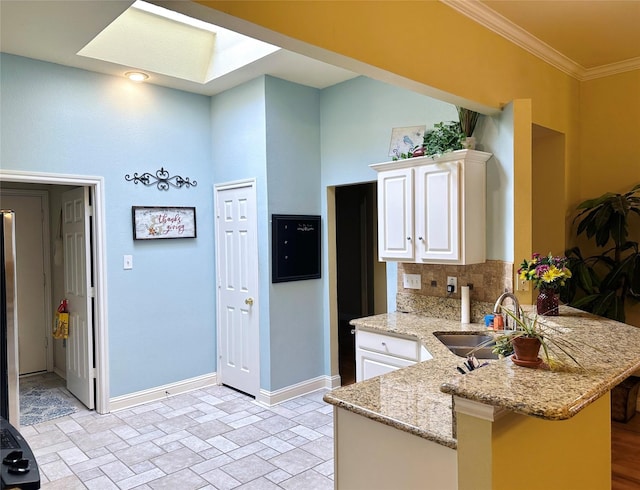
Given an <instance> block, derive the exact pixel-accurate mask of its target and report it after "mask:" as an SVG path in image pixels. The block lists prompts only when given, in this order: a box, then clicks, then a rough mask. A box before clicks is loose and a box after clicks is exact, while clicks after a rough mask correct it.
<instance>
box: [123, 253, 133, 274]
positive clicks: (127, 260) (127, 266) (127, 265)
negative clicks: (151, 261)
mask: <svg viewBox="0 0 640 490" xmlns="http://www.w3.org/2000/svg"><path fill="white" fill-rule="evenodd" d="M123 268H124V270H126V271H128V270H131V269H133V255H125V256H124V264H123Z"/></svg>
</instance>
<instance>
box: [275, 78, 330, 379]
mask: <svg viewBox="0 0 640 490" xmlns="http://www.w3.org/2000/svg"><path fill="white" fill-rule="evenodd" d="M266 82H267V83H266V88H267V90H266V107H267V111H266V113H267V159H268V164H267V175H268V178H267V180H268V183H269V215H270V216H269V217H271V214H311V215H319V214H321V204H320V202H321V200H320V193H321V187H320V92H319V90H317V89H313V88H309V87H305V86H302V85H298V84H295V83H290V82H286V81H283V80H280V79H277V78H272V77H267V79H266ZM322 228H323V230H325V232H326V228H325V223H323V225H322ZM270 236H271V235H269V237H270ZM270 241H271V240H270V239H269V240H266V241H265V246H267V245H268V243H269V242H270ZM267 248H268V246H267ZM323 281H326V275H324V276H323V278H322V279H308V280H304V281H293V282H283V283H276V284H271V285H270V301H269V303H270V318H269V320H270V321H269V324H270V335H271V359H272V361H273V362H272V364H271V383H270V385H268V387H266V388H267V389H269V390H277V389H280V388H284V387H287V386H291V385H293V384H296V383H300V382H303V381H307V380H309V379H313V378H316V377H318V376H322V375H323V374H324V364H323V359H324V355H323V354H324V352H323V349H324V331H323V325H324V324H323V319H324V318H323V297H322V291H323V288H322V284H323Z"/></svg>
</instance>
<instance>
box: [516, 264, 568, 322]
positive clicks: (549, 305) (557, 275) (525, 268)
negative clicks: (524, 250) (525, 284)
mask: <svg viewBox="0 0 640 490" xmlns="http://www.w3.org/2000/svg"><path fill="white" fill-rule="evenodd" d="M567 262H568V259H567V258H566V257H564V256H553V255H552V254H551V253H549V255H540V254H538V253H534V254H533V255H532V256H531V260H526V259H525V260H523V261H522V264H520V268H519V269H518V277H519V278H520V279H521V280H524V281H532V282H533V287H534V288H536V289H538V290H539V291H540V293H539V295H538V299H537V301H536V306H537V309H538V314H540V315H550V316H557V315H558V290H559V289H560V288H561V287H563V286H564V285H565V284H566V281H567V280H568V279H570V278H571V271H570V270H569V268H568V267H567Z"/></svg>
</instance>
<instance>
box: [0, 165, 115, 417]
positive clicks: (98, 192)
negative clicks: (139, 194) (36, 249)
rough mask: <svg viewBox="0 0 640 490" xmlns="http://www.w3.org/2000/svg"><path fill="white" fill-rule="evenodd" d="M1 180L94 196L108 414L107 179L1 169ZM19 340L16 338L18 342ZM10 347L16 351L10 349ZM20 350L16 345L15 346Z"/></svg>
mask: <svg viewBox="0 0 640 490" xmlns="http://www.w3.org/2000/svg"><path fill="white" fill-rule="evenodd" d="M0 181H2V182H16V183H21V184H49V185H71V186H87V187H88V188H89V189H91V196H92V197H93V202H92V204H93V219H94V221H93V229H92V240H91V245H92V247H91V248H92V249H91V253H92V255H93V257H94V290H95V309H94V312H93V313H94V318H93V320H94V329H95V330H94V348H95V364H96V367H95V372H96V378H95V379H96V411H97V412H98V413H101V414H105V413H109V410H110V399H109V343H108V339H109V327H108V314H107V304H108V298H107V258H106V248H107V243H106V214H105V209H106V207H105V192H104V188H105V182H104V177H100V176H91V175H72V174H58V173H50V172H29V171H27V172H25V171H20V170H6V169H2V168H0ZM16 341H17V339H16ZM9 348H13V347H11V346H9ZM15 348H16V349H17V344H16V345H15Z"/></svg>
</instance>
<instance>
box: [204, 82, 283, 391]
mask: <svg viewBox="0 0 640 490" xmlns="http://www.w3.org/2000/svg"><path fill="white" fill-rule="evenodd" d="M265 111H266V108H265V78H264V77H259V78H256V79H254V80H252V81H250V82H247V83H245V84H243V85H240V86H238V87H235V88H233V89H230V90H227V91H226V92H223V93H221V94H218V95H215V96H214V97H212V98H211V121H212V123H211V141H212V163H213V180H214V183H215V184H223V183H227V182H233V181H237V180H245V179H256V199H257V203H256V204H257V213H258V223H257V225H258V275H259V281H260V285H259V315H260V387H261V388H265V387H267V386H269V384H270V379H271V355H270V342H269V322H268V318H269V282H268V278H269V277H270V275H269V274H270V268H269V261H270V248H269V243H268V239H267V237H268V236H269V210H268V203H267V196H268V188H267V157H266V112H265ZM211 253H212V254H213V253H214V251H213V250H212V252H211ZM214 300H215V297H214ZM265 319H266V320H265Z"/></svg>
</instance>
